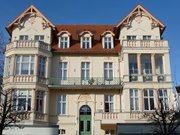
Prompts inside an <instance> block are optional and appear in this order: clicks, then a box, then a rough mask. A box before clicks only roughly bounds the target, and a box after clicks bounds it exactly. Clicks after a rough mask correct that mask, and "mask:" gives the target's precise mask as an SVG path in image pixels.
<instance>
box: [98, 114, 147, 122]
mask: <svg viewBox="0 0 180 135" xmlns="http://www.w3.org/2000/svg"><path fill="white" fill-rule="evenodd" d="M95 119H101V120H102V124H116V123H119V122H122V121H123V122H124V121H141V120H145V119H147V117H146V116H145V113H143V112H96V113H95Z"/></svg>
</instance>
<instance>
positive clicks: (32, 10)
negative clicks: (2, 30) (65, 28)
mask: <svg viewBox="0 0 180 135" xmlns="http://www.w3.org/2000/svg"><path fill="white" fill-rule="evenodd" d="M27 16H29V17H30V19H29V23H31V24H33V23H34V22H35V18H36V17H41V18H42V20H43V21H42V26H43V28H44V29H45V28H46V27H52V28H53V29H55V25H54V24H53V23H51V22H50V21H49V20H48V19H47V18H46V17H45V16H44V15H43V14H42V13H41V12H40V11H39V10H38V9H37V8H36V7H35V6H33V5H31V6H29V7H28V8H27V9H26V10H25V11H24V12H22V13H21V14H20V15H19V16H18V17H17V18H16V19H14V20H13V21H12V22H11V23H10V24H9V25H7V26H6V29H7V31H8V32H9V33H11V32H12V28H13V26H17V27H18V28H20V29H21V28H22V27H23V24H22V20H23V19H24V18H25V17H27Z"/></svg>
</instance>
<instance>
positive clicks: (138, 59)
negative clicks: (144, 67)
mask: <svg viewBox="0 0 180 135" xmlns="http://www.w3.org/2000/svg"><path fill="white" fill-rule="evenodd" d="M137 66H138V75H141V54H140V53H138V54H137Z"/></svg>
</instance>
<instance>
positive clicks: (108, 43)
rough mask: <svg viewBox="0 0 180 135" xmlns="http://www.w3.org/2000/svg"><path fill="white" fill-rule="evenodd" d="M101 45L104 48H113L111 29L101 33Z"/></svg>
mask: <svg viewBox="0 0 180 135" xmlns="http://www.w3.org/2000/svg"><path fill="white" fill-rule="evenodd" d="M102 36H103V37H102V45H103V48H105V49H112V48H114V40H113V36H114V34H113V33H112V32H111V31H106V32H104V33H103V34H102Z"/></svg>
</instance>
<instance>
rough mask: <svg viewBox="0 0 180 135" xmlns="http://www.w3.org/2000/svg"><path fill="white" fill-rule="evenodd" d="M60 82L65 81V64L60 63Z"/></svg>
mask: <svg viewBox="0 0 180 135" xmlns="http://www.w3.org/2000/svg"><path fill="white" fill-rule="evenodd" d="M59 68H60V80H67V62H60V63H59Z"/></svg>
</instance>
